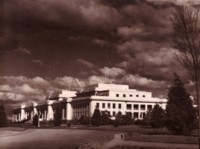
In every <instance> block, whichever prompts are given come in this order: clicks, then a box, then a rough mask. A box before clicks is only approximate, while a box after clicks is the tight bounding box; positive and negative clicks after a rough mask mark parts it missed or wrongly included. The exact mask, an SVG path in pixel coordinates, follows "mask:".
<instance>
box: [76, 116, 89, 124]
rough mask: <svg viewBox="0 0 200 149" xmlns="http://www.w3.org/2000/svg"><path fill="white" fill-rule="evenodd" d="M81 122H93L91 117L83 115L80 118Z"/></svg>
mask: <svg viewBox="0 0 200 149" xmlns="http://www.w3.org/2000/svg"><path fill="white" fill-rule="evenodd" d="M79 124H81V125H90V124H91V118H90V117H86V116H83V115H82V116H81V118H80V119H79Z"/></svg>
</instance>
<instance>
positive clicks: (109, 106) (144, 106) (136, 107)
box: [96, 103, 153, 110]
mask: <svg viewBox="0 0 200 149" xmlns="http://www.w3.org/2000/svg"><path fill="white" fill-rule="evenodd" d="M99 106H100V104H99V103H96V108H99ZM111 106H112V108H113V109H115V108H116V107H118V109H121V108H122V105H121V104H120V103H119V104H116V103H113V104H112V105H111V103H107V108H108V109H110V108H111ZM152 107H153V106H152V105H147V109H148V110H149V109H152ZM104 108H106V103H102V109H104ZM126 109H127V110H132V109H133V110H138V109H139V105H138V104H133V105H132V104H127V105H126ZM145 109H146V105H144V104H141V105H140V110H145Z"/></svg>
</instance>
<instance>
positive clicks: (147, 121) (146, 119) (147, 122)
mask: <svg viewBox="0 0 200 149" xmlns="http://www.w3.org/2000/svg"><path fill="white" fill-rule="evenodd" d="M151 117H152V109H148V111H147V113H146V114H145V117H144V119H143V125H145V126H150V120H151Z"/></svg>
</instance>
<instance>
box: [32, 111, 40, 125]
mask: <svg viewBox="0 0 200 149" xmlns="http://www.w3.org/2000/svg"><path fill="white" fill-rule="evenodd" d="M38 122H39V117H38V114H35V115H34V117H33V123H32V124H33V126H36V127H38Z"/></svg>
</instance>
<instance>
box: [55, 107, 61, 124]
mask: <svg viewBox="0 0 200 149" xmlns="http://www.w3.org/2000/svg"><path fill="white" fill-rule="evenodd" d="M61 124H62V109H60V108H57V109H56V111H55V113H54V126H60V125H61Z"/></svg>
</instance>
